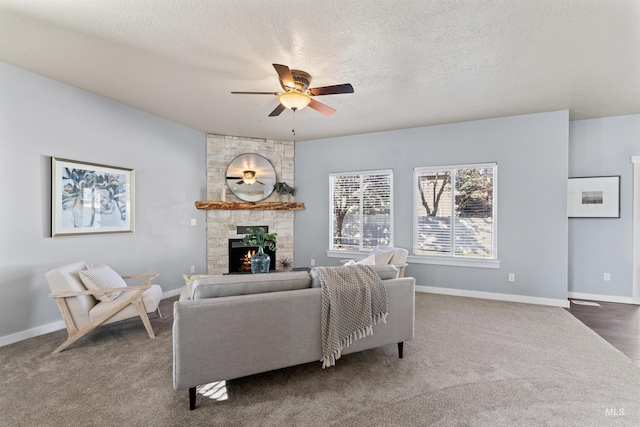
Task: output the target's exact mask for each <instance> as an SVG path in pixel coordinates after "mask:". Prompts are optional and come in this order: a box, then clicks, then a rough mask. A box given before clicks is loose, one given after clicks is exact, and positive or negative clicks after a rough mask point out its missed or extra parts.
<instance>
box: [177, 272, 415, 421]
mask: <svg viewBox="0 0 640 427" xmlns="http://www.w3.org/2000/svg"><path fill="white" fill-rule="evenodd" d="M374 268H375V269H376V270H377V272H378V274H379V275H380V277H381V278H382V279H383V283H384V284H385V287H386V290H387V297H388V301H389V315H388V317H387V323H383V324H379V325H376V326H374V334H373V335H371V336H368V337H366V338H362V339H359V340H356V341H354V342H353V344H351V345H350V346H349V347H346V348H345V349H344V351H343V353H342V354H348V353H353V352H357V351H362V350H367V349H371V348H375V347H379V346H383V345H388V344H397V345H398V351H399V355H400V358H402V349H403V345H402V344H403V343H404V342H405V341H409V340H411V339H413V333H414V332H413V331H414V300H415V295H414V288H415V279H414V278H412V277H405V278H397V275H398V271H397V269H396V268H395V267H393V266H391V265H385V266H375V267H374ZM321 305H322V289H321V288H320V287H319V280H318V279H317V277H316V275H315V271H314V270H311V272H310V273H308V272H305V271H301V272H288V273H269V274H256V275H251V274H247V275H228V276H209V277H204V278H200V279H197V280H195V281H194V283H193V285H192V287H191V289H187V287H184V288H183V290H182V293H181V295H180V299H179V300H178V301H176V302H175V303H174V309H173V312H174V323H173V386H174V389H175V390H184V389H189V407H190V409H194V408H195V402H196V386H199V385H204V384H208V383H212V382H215V381H222V380H230V379H234V378H239V377H244V376H247V375H253V374H257V373H260V372H266V371H270V370H274V369H280V368H285V367H289V366H294V365H299V364H303V363H309V362H318V369H322V368H321V366H322V364H321V363H320V362H319V361H320V359H321V358H322V335H321V328H320V317H321ZM338 363H339V362H338Z"/></svg>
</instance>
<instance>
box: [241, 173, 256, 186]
mask: <svg viewBox="0 0 640 427" xmlns="http://www.w3.org/2000/svg"><path fill="white" fill-rule="evenodd" d="M242 181H244V183H245V184H247V185H251V184H254V183H255V182H256V173H255V171H244V172H243V178H242Z"/></svg>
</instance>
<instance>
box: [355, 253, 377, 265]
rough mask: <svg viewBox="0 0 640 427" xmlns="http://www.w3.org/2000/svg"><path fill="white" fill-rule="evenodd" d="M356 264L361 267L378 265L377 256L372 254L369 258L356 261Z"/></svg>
mask: <svg viewBox="0 0 640 427" xmlns="http://www.w3.org/2000/svg"><path fill="white" fill-rule="evenodd" d="M356 264H360V265H376V264H377V262H376V255H375V254H371V255H369V256H368V257H366V258H365V259H361V260H360V261H356Z"/></svg>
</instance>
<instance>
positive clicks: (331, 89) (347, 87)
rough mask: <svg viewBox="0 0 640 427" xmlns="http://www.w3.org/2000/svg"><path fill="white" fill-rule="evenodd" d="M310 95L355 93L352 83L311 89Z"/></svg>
mask: <svg viewBox="0 0 640 427" xmlns="http://www.w3.org/2000/svg"><path fill="white" fill-rule="evenodd" d="M309 93H311V95H313V96H318V95H337V94H340V93H353V86H351V83H344V84H341V85H333V86H323V87H314V88H311V89H309Z"/></svg>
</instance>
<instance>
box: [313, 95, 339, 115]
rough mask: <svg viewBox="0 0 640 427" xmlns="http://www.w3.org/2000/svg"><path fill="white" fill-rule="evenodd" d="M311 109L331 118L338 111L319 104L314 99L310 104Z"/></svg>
mask: <svg viewBox="0 0 640 427" xmlns="http://www.w3.org/2000/svg"><path fill="white" fill-rule="evenodd" d="M309 107H311V108H313V109H314V110H316V111H319V112H321V113H322V114H324V115H325V116H331V115H332V114H333V113H335V112H336V110H334V109H333V108H331V107H329V106H328V105H325V104H323V103H322V102H318V101H316V100H315V99H312V100H311V102H309Z"/></svg>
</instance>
